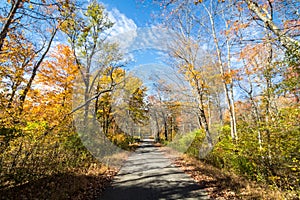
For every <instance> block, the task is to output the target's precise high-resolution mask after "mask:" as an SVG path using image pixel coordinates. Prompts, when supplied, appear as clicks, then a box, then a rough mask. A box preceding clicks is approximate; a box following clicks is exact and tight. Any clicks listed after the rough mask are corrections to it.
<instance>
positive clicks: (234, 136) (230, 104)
mask: <svg viewBox="0 0 300 200" xmlns="http://www.w3.org/2000/svg"><path fill="white" fill-rule="evenodd" d="M210 2H211V3H212V0H211V1H210ZM203 7H204V9H205V10H206V12H207V14H208V16H209V20H210V23H211V31H212V36H213V39H214V42H215V46H216V51H217V57H218V64H219V70H220V74H221V75H222V76H224V75H225V67H224V63H223V61H222V56H221V50H220V47H219V40H218V38H217V34H216V30H215V21H214V18H213V16H212V12H211V11H210V10H209V9H208V8H207V7H206V6H205V5H204V4H203ZM211 8H212V5H211ZM226 42H228V39H227V41H226ZM227 51H229V52H230V48H229V44H228V43H227ZM228 56H229V58H230V54H229V55H228ZM227 59H228V58H227ZM228 62H229V64H230V60H228ZM228 67H230V65H229V66H228ZM229 69H230V68H229ZM230 84H232V80H230ZM232 87H233V86H232V85H231V86H230V88H229V89H228V86H227V83H226V80H224V79H223V88H224V92H225V96H226V100H227V105H228V109H229V114H230V126H231V138H232V140H233V141H234V142H235V141H237V140H238V135H237V132H236V119H235V109H234V100H233V99H232V98H233V92H232Z"/></svg>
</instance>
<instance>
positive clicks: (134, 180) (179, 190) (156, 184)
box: [100, 140, 209, 200]
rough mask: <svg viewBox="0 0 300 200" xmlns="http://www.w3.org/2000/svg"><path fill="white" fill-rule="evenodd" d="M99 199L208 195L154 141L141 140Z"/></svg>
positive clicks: (142, 199) (192, 197)
mask: <svg viewBox="0 0 300 200" xmlns="http://www.w3.org/2000/svg"><path fill="white" fill-rule="evenodd" d="M100 199H101V200H158V199H159V200H162V199H209V197H208V196H207V193H206V191H205V190H204V189H202V188H200V186H199V185H197V184H196V183H195V182H194V180H193V179H192V178H191V177H190V176H188V175H187V174H185V173H184V172H183V171H182V170H181V169H180V168H178V167H176V166H174V165H173V164H172V162H171V160H170V159H169V158H167V157H166V156H165V155H164V152H162V151H161V150H160V149H159V147H155V146H154V145H153V141H151V140H144V141H143V142H142V144H141V147H140V148H138V149H137V150H136V152H135V153H133V154H132V155H131V156H129V158H128V160H127V161H126V163H125V164H124V166H123V167H122V168H121V170H120V171H119V173H118V174H117V175H116V176H115V179H114V181H113V183H112V186H111V187H109V188H107V189H106V190H105V191H104V193H103V195H102V196H101V197H100Z"/></svg>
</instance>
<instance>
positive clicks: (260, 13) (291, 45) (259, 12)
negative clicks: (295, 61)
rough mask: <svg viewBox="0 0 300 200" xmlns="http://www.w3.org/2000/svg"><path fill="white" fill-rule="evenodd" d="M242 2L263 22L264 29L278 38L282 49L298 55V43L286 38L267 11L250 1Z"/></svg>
mask: <svg viewBox="0 0 300 200" xmlns="http://www.w3.org/2000/svg"><path fill="white" fill-rule="evenodd" d="M244 1H245V2H246V3H247V5H248V8H249V10H251V11H252V12H253V13H255V14H256V16H257V17H258V18H259V19H260V20H262V21H263V22H264V24H265V26H266V28H268V29H269V30H271V31H272V32H273V33H274V34H275V35H276V36H277V37H278V40H279V42H280V43H281V45H282V46H283V47H284V48H286V49H288V50H289V51H291V52H293V51H296V52H298V53H299V41H297V40H295V39H293V38H291V37H288V36H287V35H286V33H285V32H284V31H282V30H281V29H280V28H279V27H277V26H276V25H275V23H274V22H273V16H272V13H269V12H268V11H267V9H265V8H263V6H259V5H258V3H257V2H254V1H252V0H244ZM270 6H271V9H273V8H272V4H271V3H270Z"/></svg>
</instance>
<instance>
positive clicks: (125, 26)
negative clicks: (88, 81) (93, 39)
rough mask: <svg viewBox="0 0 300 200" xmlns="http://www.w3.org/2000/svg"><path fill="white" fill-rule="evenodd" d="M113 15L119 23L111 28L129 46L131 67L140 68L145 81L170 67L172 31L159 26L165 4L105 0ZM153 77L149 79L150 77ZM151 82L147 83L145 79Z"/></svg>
mask: <svg viewBox="0 0 300 200" xmlns="http://www.w3.org/2000/svg"><path fill="white" fill-rule="evenodd" d="M100 2H102V3H103V4H104V6H105V7H106V9H107V11H108V13H109V17H110V18H111V20H112V21H113V22H114V23H115V24H114V27H113V28H112V30H111V35H112V38H113V40H114V41H117V42H118V43H119V44H120V46H121V48H123V49H125V52H126V54H125V55H126V56H128V57H130V58H131V59H132V61H131V62H130V63H129V64H128V66H127V67H128V68H129V69H133V70H134V71H139V73H137V74H136V75H138V76H141V77H140V78H142V79H143V80H144V81H147V79H150V78H151V76H153V72H157V73H158V74H160V75H161V74H162V73H160V72H161V71H166V70H167V69H168V66H167V65H166V64H165V62H164V60H165V59H166V55H167V53H166V52H165V49H166V48H165V47H164V45H165V44H164V43H166V41H167V40H168V38H170V37H171V35H170V34H169V33H168V32H167V30H164V29H162V28H159V23H158V18H157V17H155V16H156V15H159V14H160V13H161V7H160V6H159V5H158V4H153V3H152V1H150V0H148V1H147V0H146V1H143V2H142V0H102V1H100ZM147 76H148V77H147ZM148 81H149V80H148ZM145 84H147V83H145Z"/></svg>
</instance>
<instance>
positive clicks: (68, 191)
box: [0, 173, 111, 200]
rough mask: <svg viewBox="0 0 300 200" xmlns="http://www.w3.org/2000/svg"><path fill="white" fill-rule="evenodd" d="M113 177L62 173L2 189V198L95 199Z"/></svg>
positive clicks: (8, 199)
mask: <svg viewBox="0 0 300 200" xmlns="http://www.w3.org/2000/svg"><path fill="white" fill-rule="evenodd" d="M110 182H111V179H110V178H109V177H108V176H106V175H97V176H96V175H84V174H82V175H81V174H75V173H61V174H55V175H51V176H46V177H43V178H40V179H37V180H34V181H30V182H27V183H25V184H22V185H19V186H15V187H10V188H2V189H0V199H5V200H12V199H13V200H14V199H16V200H22V199H95V198H97V197H99V196H100V193H101V192H102V191H103V190H104V187H106V186H108V185H109V184H110Z"/></svg>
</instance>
